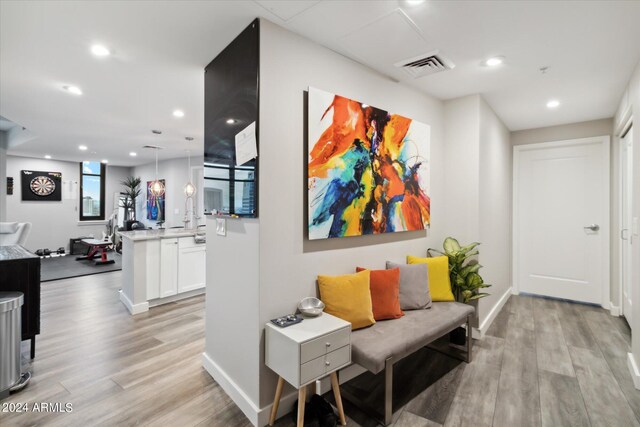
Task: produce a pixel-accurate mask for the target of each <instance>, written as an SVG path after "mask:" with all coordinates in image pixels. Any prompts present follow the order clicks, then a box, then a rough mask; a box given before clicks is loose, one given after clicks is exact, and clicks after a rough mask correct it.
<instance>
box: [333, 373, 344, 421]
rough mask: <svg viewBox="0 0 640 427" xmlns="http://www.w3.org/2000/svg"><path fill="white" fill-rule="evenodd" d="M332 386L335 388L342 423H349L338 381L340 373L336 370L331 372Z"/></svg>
mask: <svg viewBox="0 0 640 427" xmlns="http://www.w3.org/2000/svg"><path fill="white" fill-rule="evenodd" d="M331 388H332V389H333V397H334V398H335V399H336V406H337V407H338V415H339V416H340V424H342V425H343V426H346V425H347V420H346V419H345V417H344V408H343V407H342V396H340V383H339V382H338V374H337V373H336V372H332V373H331Z"/></svg>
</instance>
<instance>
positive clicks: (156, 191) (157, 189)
mask: <svg viewBox="0 0 640 427" xmlns="http://www.w3.org/2000/svg"><path fill="white" fill-rule="evenodd" d="M152 148H153V149H154V150H156V179H155V181H153V182H152V183H151V185H150V186H149V192H150V193H151V194H152V195H153V196H155V197H160V196H162V195H163V194H164V190H165V189H164V184H163V183H162V181H160V180H159V179H158V150H159V149H160V147H152Z"/></svg>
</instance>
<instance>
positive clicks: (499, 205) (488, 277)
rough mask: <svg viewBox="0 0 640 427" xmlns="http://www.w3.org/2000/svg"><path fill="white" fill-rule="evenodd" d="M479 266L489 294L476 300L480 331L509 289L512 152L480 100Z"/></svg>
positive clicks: (505, 134) (506, 132)
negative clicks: (480, 265)
mask: <svg viewBox="0 0 640 427" xmlns="http://www.w3.org/2000/svg"><path fill="white" fill-rule="evenodd" d="M479 147H480V161H479V165H480V166H479V169H480V170H479V178H480V179H479V183H480V185H479V188H480V191H479V201H480V203H479V206H480V224H479V227H480V234H479V236H480V238H479V241H480V242H482V245H481V246H480V247H479V250H480V263H481V264H482V265H483V266H484V268H483V269H482V270H481V274H482V278H483V279H484V281H485V282H486V283H490V284H491V285H492V286H491V287H490V288H488V289H487V292H489V293H490V294H491V295H489V296H488V297H485V298H483V299H481V300H480V301H479V306H478V312H479V315H480V319H479V321H480V326H481V327H483V330H484V328H485V327H487V326H488V325H484V326H483V323H485V322H487V321H488V319H489V316H490V315H491V311H492V310H493V309H494V307H497V304H498V302H499V301H500V299H501V298H503V297H504V295H505V293H506V292H510V289H511V285H512V283H511V242H512V239H511V212H512V208H511V203H512V200H511V199H512V191H511V187H512V182H513V177H512V175H513V149H512V147H511V140H510V134H509V130H508V129H507V127H506V126H505V125H504V124H503V123H502V121H501V120H500V118H499V117H498V116H497V115H496V113H495V112H494V111H493V110H492V109H491V107H489V105H488V104H487V103H486V102H485V101H484V99H482V98H480V144H479Z"/></svg>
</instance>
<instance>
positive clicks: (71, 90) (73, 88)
mask: <svg viewBox="0 0 640 427" xmlns="http://www.w3.org/2000/svg"><path fill="white" fill-rule="evenodd" d="M62 89H64V90H66V91H67V92H69V93H72V94H74V95H82V89H80V88H79V87H78V86H62Z"/></svg>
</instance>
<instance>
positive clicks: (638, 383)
mask: <svg viewBox="0 0 640 427" xmlns="http://www.w3.org/2000/svg"><path fill="white" fill-rule="evenodd" d="M627 365H628V366H629V372H630V373H631V378H632V379H633V386H634V387H635V388H636V389H637V390H640V370H638V365H637V364H636V359H635V357H633V353H627Z"/></svg>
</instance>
